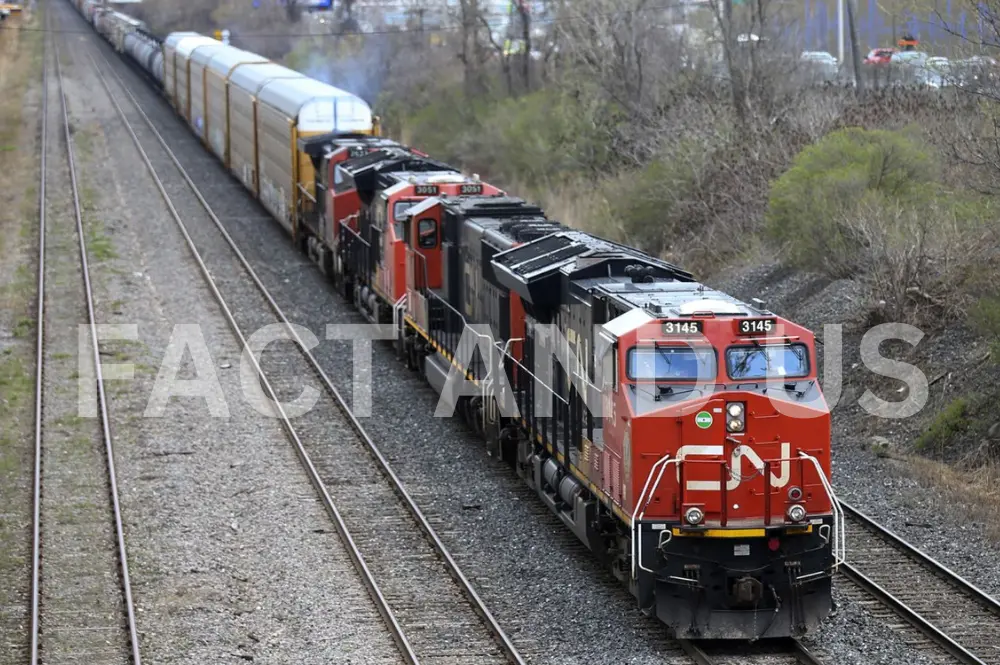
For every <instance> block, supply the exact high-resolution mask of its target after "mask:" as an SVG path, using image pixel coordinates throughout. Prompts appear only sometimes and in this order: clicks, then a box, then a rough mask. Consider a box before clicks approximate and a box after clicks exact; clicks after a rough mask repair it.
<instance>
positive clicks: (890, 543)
mask: <svg viewBox="0 0 1000 665" xmlns="http://www.w3.org/2000/svg"><path fill="white" fill-rule="evenodd" d="M842 505H843V507H844V512H845V513H846V517H847V524H846V528H847V538H848V540H847V545H848V561H849V562H850V563H849V564H847V565H845V566H843V568H842V570H843V573H844V575H845V576H847V578H848V579H850V580H851V581H852V582H853V583H854V584H856V585H858V586H859V587H861V588H863V589H864V590H865V591H866V592H868V593H869V594H871V595H873V596H875V597H876V598H877V599H878V600H879V601H880V602H882V603H883V604H885V605H887V606H888V607H890V608H891V609H892V610H893V611H895V612H896V613H897V614H898V615H900V616H901V617H902V618H903V619H905V620H906V621H907V622H908V623H910V624H911V625H912V626H914V627H915V628H917V629H918V630H919V631H920V632H922V633H923V634H925V635H926V636H927V638H929V639H930V640H932V641H933V642H934V643H936V644H937V645H938V646H939V647H940V648H941V649H943V650H944V651H946V652H947V653H948V654H949V655H950V656H951V657H952V658H953V659H954V660H957V661H958V662H960V663H967V664H970V665H972V664H975V665H984V664H985V665H995V664H996V665H1000V602H997V600H996V599H994V598H993V597H992V596H990V595H989V594H987V593H985V592H984V591H982V590H980V589H978V588H976V587H975V586H974V585H972V584H971V583H969V582H968V581H966V580H965V579H963V578H962V577H960V576H959V575H957V574H956V573H954V572H952V571H951V570H950V569H948V568H947V567H946V566H944V565H942V564H941V563H939V562H937V561H935V560H934V559H933V558H931V557H929V556H927V555H926V554H924V553H923V552H921V551H920V550H919V549H917V548H916V547H914V546H913V545H911V544H910V543H908V542H906V541H905V540H904V539H902V538H900V537H899V536H897V535H896V534H894V533H892V532H891V531H889V530H888V529H886V528H885V527H883V526H881V525H879V524H878V523H876V522H875V521H874V520H872V519H871V518H869V517H868V516H867V515H865V514H864V513H862V512H861V511H859V510H858V509H857V508H854V507H852V506H850V505H848V504H842Z"/></svg>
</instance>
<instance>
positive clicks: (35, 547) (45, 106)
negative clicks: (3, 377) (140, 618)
mask: <svg viewBox="0 0 1000 665" xmlns="http://www.w3.org/2000/svg"><path fill="white" fill-rule="evenodd" d="M46 9H47V8H46ZM51 23H52V21H51V18H50V17H49V13H48V12H47V11H46V12H45V34H46V35H49V34H50V32H51V31H50V29H49V28H50V26H51ZM42 49H43V50H42V135H41V139H40V143H41V147H42V159H41V162H42V163H41V168H40V171H39V180H40V183H39V186H38V313H37V315H36V316H37V317H38V318H37V324H36V326H35V327H36V329H37V333H38V339H37V340H36V344H35V356H36V363H35V468H34V478H33V480H32V483H33V486H32V487H33V489H32V492H33V496H32V508H31V510H32V517H31V627H30V631H31V665H38V630H39V628H40V625H39V599H40V588H41V579H42V575H41V573H42V568H41V552H42V538H41V522H42V519H41V518H42V379H43V378H44V375H45V371H44V366H45V362H44V358H45V356H44V352H45V180H46V178H45V169H46V163H45V154H46V153H47V152H48V142H49V68H48V57H49V37H46V38H45V40H44V42H43V46H42Z"/></svg>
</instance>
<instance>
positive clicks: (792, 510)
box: [787, 504, 806, 522]
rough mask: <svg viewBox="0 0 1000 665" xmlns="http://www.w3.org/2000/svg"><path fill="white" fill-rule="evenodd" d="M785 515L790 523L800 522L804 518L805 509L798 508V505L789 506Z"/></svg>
mask: <svg viewBox="0 0 1000 665" xmlns="http://www.w3.org/2000/svg"><path fill="white" fill-rule="evenodd" d="M787 514H788V519H790V520H791V521H793V522H801V521H802V520H804V519H805V518H806V509H805V508H803V507H802V506H800V505H799V504H795V505H794V506H790V507H789V508H788V513H787Z"/></svg>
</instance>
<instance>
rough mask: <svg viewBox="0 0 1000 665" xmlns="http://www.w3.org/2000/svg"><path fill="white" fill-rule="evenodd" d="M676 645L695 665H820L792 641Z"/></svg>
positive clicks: (810, 653)
mask: <svg viewBox="0 0 1000 665" xmlns="http://www.w3.org/2000/svg"><path fill="white" fill-rule="evenodd" d="M680 643H681V648H683V649H684V651H685V653H687V655H688V656H690V658H691V660H693V661H694V662H695V663H697V665H823V663H822V661H821V660H819V659H818V658H817V657H816V656H815V655H814V654H813V653H812V652H810V651H809V650H808V649H806V648H805V647H804V646H803V645H802V644H801V643H800V642H798V641H796V640H784V639H782V640H769V641H767V642H755V643H747V642H739V643H736V644H729V643H726V642H701V641H699V642H693V641H691V640H680Z"/></svg>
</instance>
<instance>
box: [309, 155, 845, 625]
mask: <svg viewBox="0 0 1000 665" xmlns="http://www.w3.org/2000/svg"><path fill="white" fill-rule="evenodd" d="M342 140H345V139H341V138H338V137H327V138H325V139H324V140H323V141H321V142H317V143H316V144H315V145H320V144H322V145H324V146H325V147H323V148H322V149H321V150H316V152H315V154H314V156H313V158H314V165H315V166H316V173H317V174H319V175H318V179H319V180H322V179H324V178H326V179H327V180H326V181H325V182H319V181H318V182H317V183H316V189H315V191H316V192H317V193H320V192H323V193H324V195H323V196H322V197H317V198H320V203H318V205H317V209H318V213H317V217H316V218H312V219H303V220H302V221H301V224H300V225H299V228H300V229H306V232H307V234H311V235H310V237H309V240H308V242H307V244H308V245H309V247H310V248H312V249H311V250H310V254H311V255H312V256H313V257H314V258H316V259H317V260H318V261H319V263H320V265H321V266H323V268H324V270H325V271H327V272H328V273H331V275H332V277H333V279H334V281H335V282H336V283H338V284H340V285H342V286H343V287H344V292H345V295H347V296H348V297H349V298H351V299H352V300H353V301H354V302H355V304H356V305H357V306H358V308H359V309H360V310H361V311H362V312H364V313H365V314H366V315H367V316H368V317H369V319H370V320H372V321H374V322H377V323H388V322H390V321H392V322H393V325H395V326H396V328H397V330H396V334H397V341H396V346H397V351H398V352H399V354H400V355H401V356H402V357H403V358H404V359H405V360H406V362H407V364H408V366H409V367H411V368H413V369H416V370H419V371H421V372H422V373H423V374H424V375H425V376H426V379H427V381H428V382H429V383H430V384H431V386H433V387H434V388H435V390H437V391H438V392H439V393H444V394H445V397H446V398H447V399H448V400H449V402H451V403H452V404H454V406H455V408H456V409H457V412H458V413H460V414H462V416H463V417H464V418H465V420H466V421H467V422H468V423H469V425H470V426H472V427H473V428H475V429H476V430H477V431H478V432H479V433H480V434H481V435H482V436H483V437H484V438H485V440H486V442H487V450H488V451H489V453H490V454H491V455H495V456H497V457H499V458H501V459H503V460H506V461H508V462H509V463H510V464H511V465H512V466H513V467H514V468H515V469H516V471H517V473H518V474H519V475H520V476H521V477H522V478H523V479H524V480H525V481H526V482H527V483H528V484H529V485H530V486H531V487H533V488H534V489H535V490H536V491H537V492H538V494H539V496H540V498H541V500H542V501H543V502H544V503H545V504H546V505H547V506H548V507H549V508H550V509H551V510H552V511H553V512H554V513H555V514H556V515H558V516H559V517H560V518H561V519H562V520H563V521H564V522H565V523H566V525H567V526H568V527H569V528H570V529H572V531H573V532H574V533H575V534H576V535H577V536H578V537H579V538H580V540H581V541H583V542H584V543H585V544H586V545H587V546H588V547H589V548H590V549H591V550H592V551H593V552H594V553H595V554H596V555H597V556H598V557H599V558H600V559H601V560H603V561H605V562H606V563H607V564H608V565H609V567H610V568H611V569H612V570H613V572H614V573H615V575H617V576H618V577H619V578H620V579H621V580H622V582H623V583H625V584H626V585H627V586H628V587H629V589H630V590H631V591H632V593H633V594H634V595H635V596H636V597H637V599H638V602H639V605H640V607H641V608H642V609H643V610H644V611H646V612H648V613H651V614H655V615H656V616H657V617H658V618H659V619H660V620H662V621H663V622H664V623H666V624H667V625H669V626H670V627H671V628H672V629H673V631H674V632H675V633H676V634H677V635H678V636H681V637H699V638H711V639H719V638H721V639H726V638H737V639H747V638H761V637H784V636H789V635H800V634H803V633H805V632H807V631H808V630H810V629H812V628H814V627H815V626H816V625H817V624H818V623H819V622H820V621H821V620H822V619H823V618H824V617H825V616H826V615H827V614H828V613H829V611H830V609H831V606H832V596H831V585H832V584H831V583H832V575H833V573H834V572H835V570H836V567H837V565H838V563H839V562H840V561H841V560H842V559H843V547H844V546H843V534H842V533H840V531H841V530H842V520H841V519H840V515H839V511H838V508H837V503H836V500H835V498H834V496H833V491H832V488H831V486H830V483H829V476H830V416H829V411H828V408H827V405H826V402H825V400H824V398H823V395H822V393H821V390H820V386H819V383H818V381H817V374H816V354H815V346H814V337H813V335H812V333H810V332H809V331H808V330H806V329H804V328H802V327H801V326H797V325H795V324H794V323H792V322H790V321H786V320H784V319H782V318H780V317H777V316H775V315H773V314H771V313H770V312H767V311H764V310H761V309H760V308H758V307H754V306H751V305H748V304H746V303H743V302H740V301H738V300H736V299H734V298H732V297H730V296H728V295H726V294H724V293H720V292H717V291H713V290H711V289H709V288H707V287H705V286H704V285H702V284H699V283H698V282H696V281H695V280H694V278H693V276H692V275H691V274H690V273H688V272H686V271H684V270H682V269H680V268H678V267H676V266H673V265H670V264H668V263H665V262H663V261H660V260H658V259H655V258H653V257H651V256H648V255H646V254H644V253H642V252H639V251H637V250H635V249H632V248H629V247H625V246H622V245H618V244H615V243H611V242H608V241H605V240H602V239H600V238H597V237H594V236H591V235H588V234H584V233H580V232H577V231H572V230H570V229H568V228H566V227H564V226H562V225H561V224H558V223H557V222H554V221H552V220H549V219H548V218H546V216H545V214H544V212H543V211H542V210H541V209H540V208H537V207H535V206H531V205H528V204H527V203H525V202H524V201H523V200H521V199H517V198H513V197H509V196H506V195H505V194H503V193H502V192H500V190H498V189H497V188H495V187H491V186H489V185H486V184H484V183H481V182H479V180H478V179H477V178H468V177H466V176H463V175H461V174H460V173H459V172H458V171H457V170H456V169H454V168H452V167H450V166H448V165H446V164H443V163H441V162H437V161H435V160H433V159H430V158H429V157H427V156H426V155H423V154H421V153H416V152H414V151H412V150H411V149H409V148H406V147H403V146H400V145H398V144H385V143H383V142H381V141H382V140H376V139H372V138H370V137H368V138H365V139H363V140H362V141H361V145H354V146H353V148H352V149H353V150H354V152H353V156H348V157H346V158H344V159H337V156H338V155H343V154H344V152H343V148H342V147H340V145H341V144H340V142H341V141H342ZM356 140H357V139H356V137H352V138H348V139H346V141H347V142H354V141H356ZM369 148H370V149H369ZM330 182H332V183H333V185H332V187H328V186H327V183H330ZM318 220H323V221H322V223H319V221H318ZM484 339H488V342H486V343H484V341H483V340H484ZM557 342H562V343H561V344H560V343H557ZM474 347H475V348H474ZM552 359H558V360H557V361H556V366H555V369H554V371H553V367H550V366H549V365H550V362H551V361H552ZM456 378H457V379H458V382H459V383H461V382H462V381H468V382H469V384H468V386H470V387H469V388H467V389H466V390H465V392H461V391H459V392H461V394H459V393H458V392H455V390H456V389H455V383H456Z"/></svg>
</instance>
